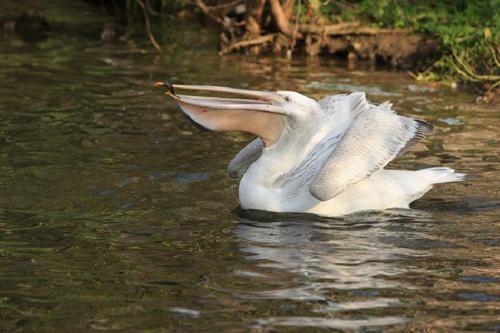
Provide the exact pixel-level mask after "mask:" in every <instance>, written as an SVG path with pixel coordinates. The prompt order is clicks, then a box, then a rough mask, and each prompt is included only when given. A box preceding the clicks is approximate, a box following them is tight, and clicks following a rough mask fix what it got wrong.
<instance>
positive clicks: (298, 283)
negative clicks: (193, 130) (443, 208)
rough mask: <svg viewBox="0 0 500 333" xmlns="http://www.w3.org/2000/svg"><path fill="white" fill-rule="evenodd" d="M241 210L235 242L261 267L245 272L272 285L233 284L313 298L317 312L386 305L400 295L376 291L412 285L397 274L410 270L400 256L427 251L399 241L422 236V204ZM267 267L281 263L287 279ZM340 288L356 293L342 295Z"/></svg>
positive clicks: (326, 323) (354, 324)
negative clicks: (323, 213)
mask: <svg viewBox="0 0 500 333" xmlns="http://www.w3.org/2000/svg"><path fill="white" fill-rule="evenodd" d="M252 214H253V216H252ZM244 215H245V216H244V217H242V218H241V219H240V223H239V224H238V227H237V228H236V235H237V236H238V237H240V239H241V240H242V241H243V242H242V248H241V250H242V251H243V252H245V253H248V254H249V256H247V259H248V260H252V261H255V262H257V263H258V264H257V267H259V268H262V272H253V274H249V275H248V276H249V277H254V278H255V279H258V280H260V281H261V282H264V283H265V282H268V283H270V284H272V285H273V288H272V289H269V290H262V291H239V292H236V295H237V296H238V297H242V298H245V299H289V300H302V301H319V302H318V305H317V306H316V308H315V309H314V311H315V312H317V313H322V314H325V313H326V314H327V313H331V312H338V311H349V310H361V309H373V308H381V307H390V306H393V305H395V304H398V303H400V300H399V299H398V298H387V297H383V296H380V295H381V292H380V291H379V290H381V289H382V290H384V291H385V292H387V290H389V289H400V288H406V289H411V288H414V286H412V285H411V284H408V283H402V282H400V281H398V279H397V276H401V275H405V274H408V273H409V271H410V270H411V266H408V265H407V263H408V262H410V261H411V260H413V259H415V258H422V257H425V256H427V255H429V254H428V253H426V252H425V251H417V250H415V249H412V248H408V247H405V244H406V243H407V242H412V241H415V240H421V239H424V238H426V233H427V232H430V231H431V230H432V225H433V224H432V223H431V221H430V219H429V215H428V214H426V213H425V212H419V211H398V212H384V213H383V214H381V213H360V214H353V215H350V216H348V217H345V218H337V219H331V218H323V217H312V216H309V215H300V214H286V215H281V214H268V213H256V212H252V213H246V214H244ZM262 218H264V219H262ZM269 271H272V272H273V273H271V274H272V275H276V274H277V273H276V271H283V272H284V273H285V275H287V276H288V279H287V280H286V281H282V282H280V283H276V282H274V283H273V280H275V277H273V276H272V275H271V274H269V273H266V272H269ZM278 274H279V273H278ZM394 277H396V278H394ZM347 291H348V292H350V293H351V295H355V296H359V297H358V298H359V299H357V300H352V299H351V298H347V299H345V300H343V298H345V296H343V295H345V294H346V292H347ZM405 320H406V318H404V317H387V318H386V317H384V318H381V317H373V318H369V319H363V320H348V319H345V318H343V319H324V318H317V317H314V318H299V317H293V318H283V317H281V318H270V319H266V320H261V321H259V325H264V326H265V325H267V324H270V325H285V326H287V325H291V326H294V325H299V326H304V325H306V326H318V327H334V328H348V329H354V328H359V327H361V326H372V325H374V326H377V325H389V324H395V323H401V322H404V321H405Z"/></svg>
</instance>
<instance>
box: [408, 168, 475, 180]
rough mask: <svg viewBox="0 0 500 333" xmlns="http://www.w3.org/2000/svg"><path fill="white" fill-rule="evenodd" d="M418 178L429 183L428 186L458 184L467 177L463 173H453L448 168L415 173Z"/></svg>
mask: <svg viewBox="0 0 500 333" xmlns="http://www.w3.org/2000/svg"><path fill="white" fill-rule="evenodd" d="M417 172H418V174H419V176H421V177H422V178H424V179H427V180H428V181H429V184H439V183H451V182H460V181H462V180H464V179H465V177H466V176H467V175H466V174H465V173H455V170H453V169H450V168H443V167H439V168H429V169H423V170H419V171H417Z"/></svg>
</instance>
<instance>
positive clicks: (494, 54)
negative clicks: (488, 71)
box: [490, 46, 500, 67]
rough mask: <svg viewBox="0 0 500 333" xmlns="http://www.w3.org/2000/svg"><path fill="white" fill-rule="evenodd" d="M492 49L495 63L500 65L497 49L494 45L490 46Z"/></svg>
mask: <svg viewBox="0 0 500 333" xmlns="http://www.w3.org/2000/svg"><path fill="white" fill-rule="evenodd" d="M490 49H491V54H493V59H494V60H495V64H497V66H498V67H500V62H498V59H497V54H496V51H495V49H494V48H493V47H492V46H490Z"/></svg>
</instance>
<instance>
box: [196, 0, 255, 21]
mask: <svg viewBox="0 0 500 333" xmlns="http://www.w3.org/2000/svg"><path fill="white" fill-rule="evenodd" d="M190 3H191V4H194V5H196V6H198V7H200V9H201V11H202V12H203V13H205V15H207V16H208V17H210V18H211V19H212V20H214V21H215V22H217V23H219V24H221V25H224V26H226V25H227V23H226V22H224V20H223V19H221V18H220V17H217V16H215V15H214V14H213V13H212V8H214V7H209V6H207V5H206V4H205V3H204V2H203V1H202V0H195V1H194V2H190ZM245 24H246V22H245V21H242V22H232V23H231V25H232V26H236V27H239V26H243V25H245Z"/></svg>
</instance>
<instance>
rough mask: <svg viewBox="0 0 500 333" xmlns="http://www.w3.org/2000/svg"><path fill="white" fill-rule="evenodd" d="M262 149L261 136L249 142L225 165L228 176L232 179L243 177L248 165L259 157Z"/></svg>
mask: <svg viewBox="0 0 500 333" xmlns="http://www.w3.org/2000/svg"><path fill="white" fill-rule="evenodd" d="M262 149H264V142H262V140H261V138H257V139H255V140H253V141H252V142H250V143H249V144H248V145H247V146H246V147H245V148H243V149H242V150H241V151H240V152H239V153H238V154H237V155H236V156H235V157H234V158H233V160H232V161H231V163H229V166H228V167H227V172H228V173H229V176H230V177H231V178H233V179H239V178H241V177H243V175H244V174H245V172H247V170H248V168H249V167H250V165H252V164H253V163H254V162H255V161H257V160H258V159H259V158H260V156H261V155H262Z"/></svg>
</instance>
